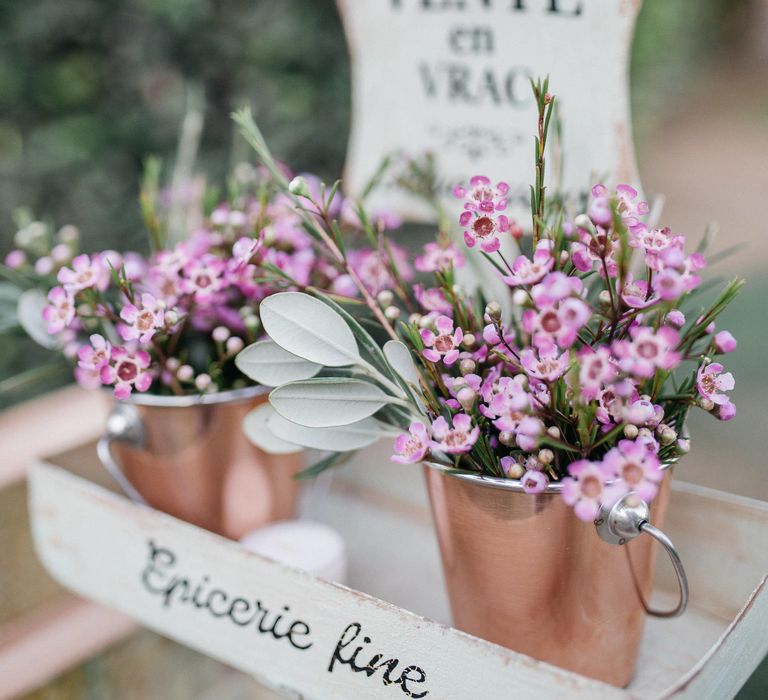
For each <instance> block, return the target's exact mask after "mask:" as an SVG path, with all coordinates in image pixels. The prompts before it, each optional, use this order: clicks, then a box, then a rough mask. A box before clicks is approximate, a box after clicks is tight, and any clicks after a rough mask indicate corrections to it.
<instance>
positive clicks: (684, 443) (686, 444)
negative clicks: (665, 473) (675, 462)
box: [677, 438, 691, 454]
mask: <svg viewBox="0 0 768 700" xmlns="http://www.w3.org/2000/svg"><path fill="white" fill-rule="evenodd" d="M677 449H678V450H680V452H682V453H683V454H688V453H689V452H690V451H691V441H690V440H687V439H686V438H680V439H679V440H678V441H677Z"/></svg>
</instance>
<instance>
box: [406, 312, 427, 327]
mask: <svg viewBox="0 0 768 700" xmlns="http://www.w3.org/2000/svg"><path fill="white" fill-rule="evenodd" d="M422 318H423V316H422V315H421V314H411V315H410V316H409V317H408V323H415V324H416V325H417V326H418V325H419V323H420V322H421V319H422Z"/></svg>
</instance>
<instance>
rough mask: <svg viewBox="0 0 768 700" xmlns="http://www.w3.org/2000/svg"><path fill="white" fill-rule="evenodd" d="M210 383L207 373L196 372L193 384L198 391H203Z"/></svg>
mask: <svg viewBox="0 0 768 700" xmlns="http://www.w3.org/2000/svg"><path fill="white" fill-rule="evenodd" d="M210 385H211V377H210V375H209V374H205V373H203V374H198V375H197V376H196V377H195V386H196V387H197V388H198V389H199V390H200V391H205V390H206V389H207V388H208V387H209V386H210Z"/></svg>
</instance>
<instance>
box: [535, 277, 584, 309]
mask: <svg viewBox="0 0 768 700" xmlns="http://www.w3.org/2000/svg"><path fill="white" fill-rule="evenodd" d="M583 289H584V283H583V282H582V281H581V280H580V279H579V278H578V277H571V276H569V275H566V274H564V273H562V272H550V273H549V274H548V275H547V276H546V277H544V279H542V280H541V282H539V284H536V285H534V286H533V287H532V288H531V299H533V303H534V304H535V305H536V307H537V308H539V309H543V308H544V307H546V306H554V305H555V304H556V303H557V302H559V301H562V300H563V299H566V298H567V297H572V296H574V295H578V294H581V292H582V290H583Z"/></svg>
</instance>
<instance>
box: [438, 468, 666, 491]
mask: <svg viewBox="0 0 768 700" xmlns="http://www.w3.org/2000/svg"><path fill="white" fill-rule="evenodd" d="M677 461H678V460H674V461H668V462H663V463H662V465H661V469H662V471H667V470H668V469H669V468H670V467H672V466H674V465H675V464H676V463H677ZM424 464H425V465H426V466H428V467H429V468H430V469H434V470H435V471H439V472H442V473H443V474H444V475H445V476H450V477H452V478H454V479H460V480H461V481H468V482H470V483H472V484H476V485H477V486H483V487H485V488H491V489H501V490H503V491H512V492H513V493H526V491H525V489H524V488H523V483H522V481H521V480H520V479H502V478H501V477H498V476H485V475H483V474H465V473H461V472H455V471H449V470H450V469H451V467H448V466H446V465H445V464H440V463H438V462H429V461H425V462H424ZM562 490H563V482H562V481H555V482H550V483H549V484H547V486H546V487H545V489H544V490H543V491H540V492H539V493H561V492H562ZM526 495H529V494H527V493H526Z"/></svg>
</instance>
